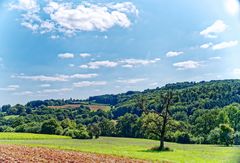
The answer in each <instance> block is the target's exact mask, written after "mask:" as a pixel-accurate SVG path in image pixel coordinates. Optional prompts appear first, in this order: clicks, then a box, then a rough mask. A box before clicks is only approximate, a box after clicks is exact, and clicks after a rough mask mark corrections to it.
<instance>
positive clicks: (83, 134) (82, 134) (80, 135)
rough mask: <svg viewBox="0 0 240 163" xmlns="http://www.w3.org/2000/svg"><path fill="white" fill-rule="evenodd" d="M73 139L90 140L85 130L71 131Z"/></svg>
mask: <svg viewBox="0 0 240 163" xmlns="http://www.w3.org/2000/svg"><path fill="white" fill-rule="evenodd" d="M72 138H73V139H90V138H91V137H90V136H89V133H88V132H87V131H86V130H85V131H84V130H73V135H72Z"/></svg>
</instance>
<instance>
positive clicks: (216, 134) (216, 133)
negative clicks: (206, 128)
mask: <svg viewBox="0 0 240 163" xmlns="http://www.w3.org/2000/svg"><path fill="white" fill-rule="evenodd" d="M220 133H221V130H220V128H218V127H217V128H215V129H213V130H211V131H210V133H209V135H208V137H207V142H208V143H210V144H219V143H220Z"/></svg>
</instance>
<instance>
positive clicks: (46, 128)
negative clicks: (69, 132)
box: [41, 119, 62, 134]
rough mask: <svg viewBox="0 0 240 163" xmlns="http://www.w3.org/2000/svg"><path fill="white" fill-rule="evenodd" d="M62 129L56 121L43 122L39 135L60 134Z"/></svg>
mask: <svg viewBox="0 0 240 163" xmlns="http://www.w3.org/2000/svg"><path fill="white" fill-rule="evenodd" d="M61 132H62V127H61V126H60V124H59V123H58V122H57V120H56V119H50V120H48V121H45V122H43V124H42V126H41V133H43V134H61Z"/></svg>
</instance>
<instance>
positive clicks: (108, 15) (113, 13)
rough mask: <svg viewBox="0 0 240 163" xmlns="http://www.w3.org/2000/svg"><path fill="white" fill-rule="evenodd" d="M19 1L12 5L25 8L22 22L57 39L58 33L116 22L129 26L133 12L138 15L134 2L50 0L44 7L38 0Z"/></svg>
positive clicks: (101, 27) (107, 26) (105, 26)
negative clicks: (68, 0) (65, 0)
mask: <svg viewBox="0 0 240 163" xmlns="http://www.w3.org/2000/svg"><path fill="white" fill-rule="evenodd" d="M16 1H17V0H15V3H10V4H9V8H10V9H12V10H13V9H16V10H21V11H23V14H21V16H22V17H21V19H22V23H21V24H22V25H23V26H24V27H27V28H28V29H30V30H32V31H34V32H36V31H38V32H39V33H41V34H44V33H47V32H51V33H52V34H53V35H52V36H51V38H54V39H55V38H56V37H55V36H59V35H55V34H56V33H57V34H59V33H63V34H64V35H68V36H71V35H74V34H76V33H77V32H79V31H106V30H108V29H110V28H113V27H114V26H120V27H122V28H129V27H130V26H131V24H132V22H131V20H130V16H131V15H134V16H135V17H136V16H137V15H138V9H137V8H136V6H135V5H134V4H133V3H132V2H121V3H105V4H103V3H102V4H100V3H96V4H94V3H88V2H76V3H71V2H59V1H53V0H48V1H47V2H46V4H45V5H44V4H42V8H41V7H40V5H39V4H38V3H37V0H18V1H17V2H16ZM36 18H37V19H36Z"/></svg>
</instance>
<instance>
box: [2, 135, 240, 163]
mask: <svg viewBox="0 0 240 163" xmlns="http://www.w3.org/2000/svg"><path fill="white" fill-rule="evenodd" d="M11 135H12V134H9V133H0V144H20V145H27V146H34V147H36V146H38V147H48V148H56V149H63V150H74V151H83V152H93V153H101V154H110V155H116V156H122V157H130V158H137V159H144V160H151V161H159V162H160V161H170V162H187V163H200V162H203V163H207V162H209V163H214V162H216V163H217V162H227V163H228V162H229V163H235V162H236V163H237V162H239V160H238V158H239V157H240V149H239V147H221V146H214V145H183V144H176V143H166V145H167V146H168V147H170V148H171V149H173V151H171V152H155V151H151V150H149V149H150V148H151V147H154V146H157V145H158V144H159V143H158V141H153V140H144V139H129V138H112V137H109V138H108V137H102V138H100V139H97V140H95V139H94V140H74V139H63V138H66V137H60V136H56V138H55V139H52V138H53V137H55V136H53V137H52V136H49V135H46V136H45V135H35V134H22V136H21V134H13V135H12V136H11ZM31 136H32V138H31ZM36 136H40V137H39V138H41V137H42V138H43V139H42V140H40V139H38V138H36ZM14 137H16V139H17V140H14V139H13V138H14ZM21 137H23V139H24V140H20V139H19V138H21ZM26 137H27V139H26ZM7 139H9V140H7Z"/></svg>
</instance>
